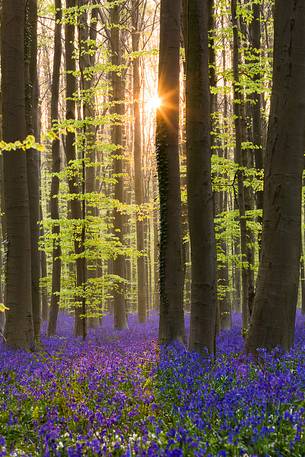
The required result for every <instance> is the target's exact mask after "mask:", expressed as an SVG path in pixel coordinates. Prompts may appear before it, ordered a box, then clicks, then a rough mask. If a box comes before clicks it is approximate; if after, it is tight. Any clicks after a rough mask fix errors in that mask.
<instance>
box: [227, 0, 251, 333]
mask: <svg viewBox="0 0 305 457" xmlns="http://www.w3.org/2000/svg"><path fill="white" fill-rule="evenodd" d="M238 1H239V0H231V15H232V24H233V58H232V60H233V76H234V82H233V95H234V97H233V98H234V100H233V113H234V124H235V150H234V155H235V162H236V163H237V164H238V165H239V170H238V171H237V176H236V177H237V198H236V203H237V206H238V210H239V219H240V220H239V224H240V245H241V256H242V262H246V261H247V221H246V202H245V186H244V172H243V168H242V167H243V165H244V160H243V155H242V154H243V151H242V142H243V137H244V130H243V128H244V124H243V120H244V116H243V109H242V108H243V106H242V91H241V86H240V74H239V64H240V38H239V26H238V16H237V6H238ZM249 272H250V269H249V268H246V267H245V266H244V265H243V267H242V315H243V329H244V330H245V329H247V327H248V323H249V315H250V310H249V285H250V278H249Z"/></svg>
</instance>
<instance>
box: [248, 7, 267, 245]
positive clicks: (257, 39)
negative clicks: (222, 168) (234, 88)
mask: <svg viewBox="0 0 305 457" xmlns="http://www.w3.org/2000/svg"><path fill="white" fill-rule="evenodd" d="M260 8H261V5H259V4H258V3H253V5H252V13H253V21H252V24H251V29H250V36H251V46H252V50H251V51H252V53H254V55H255V59H256V60H257V62H258V63H259V62H260V59H261V57H260V56H261V24H260V16H261V15H260ZM259 78H260V74H259V73H257V74H255V76H254V82H255V83H257V82H258V81H259ZM253 101H254V104H253V107H252V120H253V142H254V144H255V146H256V147H257V149H255V167H256V169H257V170H258V171H261V170H262V169H263V167H264V163H263V148H262V119H261V94H260V93H259V92H255V93H254V94H253ZM256 207H257V209H260V210H261V211H263V191H258V192H256ZM259 220H260V222H262V218H260V219H259ZM260 241H261V240H259V243H260Z"/></svg>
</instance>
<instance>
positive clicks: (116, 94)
mask: <svg viewBox="0 0 305 457" xmlns="http://www.w3.org/2000/svg"><path fill="white" fill-rule="evenodd" d="M120 12H121V6H120V5H114V6H113V7H112V8H111V10H110V16H111V20H110V22H111V24H116V25H119V24H120ZM121 45H122V43H121V33H120V28H119V27H112V28H111V46H112V65H114V66H115V67H118V66H119V65H121V64H122V46H121ZM112 88H113V100H112V101H113V102H114V106H113V108H112V113H113V114H115V115H117V117H118V121H117V122H116V123H115V124H114V125H113V126H112V143H113V144H115V145H116V146H118V148H119V149H118V150H117V151H116V152H115V154H116V155H117V157H116V158H114V175H115V177H116V183H115V186H114V187H115V188H114V194H115V199H116V200H117V201H118V202H119V203H122V202H123V201H124V181H123V176H122V173H123V160H122V158H121V155H122V154H123V119H122V116H123V115H124V112H125V109H124V97H125V94H124V84H123V80H122V76H121V75H120V74H119V73H118V70H115V71H113V72H112ZM114 230H115V234H116V236H117V238H118V241H119V243H120V244H121V245H123V242H124V237H123V230H124V216H123V215H122V213H121V211H120V210H119V209H115V210H114ZM113 274H114V275H116V276H119V277H120V278H122V279H124V278H125V260H124V256H123V255H118V256H117V257H116V258H115V259H114V261H113ZM124 289H125V287H124V286H122V285H118V287H117V288H116V289H115V291H114V297H113V303H114V327H115V328H116V329H118V330H123V329H124V328H127V327H128V322H127V312H126V311H127V310H126V303H125V293H124Z"/></svg>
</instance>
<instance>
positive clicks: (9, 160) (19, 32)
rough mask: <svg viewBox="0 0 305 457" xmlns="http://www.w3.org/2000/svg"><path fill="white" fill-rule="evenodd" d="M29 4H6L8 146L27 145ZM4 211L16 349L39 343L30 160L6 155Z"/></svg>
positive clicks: (9, 324) (10, 335)
mask: <svg viewBox="0 0 305 457" xmlns="http://www.w3.org/2000/svg"><path fill="white" fill-rule="evenodd" d="M25 9H26V2H25V0H20V1H19V2H17V3H16V2H12V1H11V0H3V2H2V17H1V20H2V23H1V69H2V89H1V90H2V121H3V139H4V141H6V142H14V141H17V140H21V141H22V140H24V138H25V136H26V122H25V117H26V105H25V78H24V73H25V72H24V58H25V55H24V38H25ZM3 169H4V210H5V215H6V223H7V254H6V255H7V259H6V302H5V304H6V306H7V307H8V308H9V311H8V312H7V320H6V327H5V338H6V342H7V345H8V346H10V347H13V348H22V349H30V348H32V347H33V343H34V333H33V320H32V287H31V281H32V277H31V234H30V206H29V191H28V180H27V164H26V154H25V153H24V152H23V151H20V150H16V151H8V152H6V151H5V152H4V153H3Z"/></svg>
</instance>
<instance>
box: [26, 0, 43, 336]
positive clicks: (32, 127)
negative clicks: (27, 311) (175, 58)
mask: <svg viewBox="0 0 305 457" xmlns="http://www.w3.org/2000/svg"><path fill="white" fill-rule="evenodd" d="M25 43H26V46H25V99H26V131H27V134H28V135H33V136H34V137H35V139H36V141H39V138H38V137H39V128H38V98H39V87H38V73H37V0H29V1H28V2H27V4H26V26H25ZM26 159H27V177H28V189H29V190H28V192H29V203H30V229H31V276H32V313H33V325H34V338H35V341H37V342H39V340H40V324H41V296H40V277H41V268H40V252H39V248H38V244H39V236H40V229H39V221H40V158H39V152H38V151H37V150H35V149H29V150H28V151H27V153H26Z"/></svg>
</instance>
